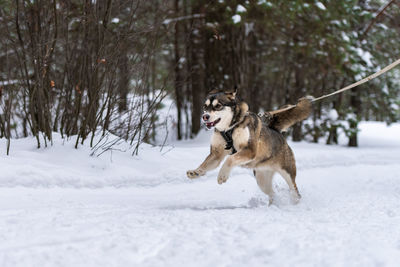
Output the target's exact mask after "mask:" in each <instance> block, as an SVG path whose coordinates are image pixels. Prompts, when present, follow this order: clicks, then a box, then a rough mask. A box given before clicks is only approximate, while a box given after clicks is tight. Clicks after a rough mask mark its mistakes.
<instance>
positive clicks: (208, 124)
mask: <svg viewBox="0 0 400 267" xmlns="http://www.w3.org/2000/svg"><path fill="white" fill-rule="evenodd" d="M220 120H221V118H219V119H216V120H215V121H212V122H206V127H207V128H208V129H211V128H212V127H214V126H215V125H216V124H217V123H218V122H219V121H220Z"/></svg>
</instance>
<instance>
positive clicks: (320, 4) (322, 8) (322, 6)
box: [316, 2, 326, 10]
mask: <svg viewBox="0 0 400 267" xmlns="http://www.w3.org/2000/svg"><path fill="white" fill-rule="evenodd" d="M316 5H317V7H318V8H319V9H321V10H326V7H325V5H324V4H322V3H321V2H317V3H316Z"/></svg>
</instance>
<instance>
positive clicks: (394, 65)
mask: <svg viewBox="0 0 400 267" xmlns="http://www.w3.org/2000/svg"><path fill="white" fill-rule="evenodd" d="M399 64H400V58H399V59H398V60H396V61H395V62H393V63H392V64H390V65H388V66H386V67H384V68H383V69H381V70H380V71H378V72H375V73H374V74H372V75H370V76H368V77H366V78H364V79H362V80H360V81H358V82H356V83H353V84H350V85H348V86H346V87H343V88H342V89H339V90H337V91H335V92H333V93H330V94H326V95H323V96H320V97H317V98H314V99H313V100H311V102H316V101H319V100H322V99H324V98H327V97H330V96H333V95H336V94H340V93H342V92H344V91H347V90H350V89H351V88H354V87H356V86H359V85H361V84H364V83H366V82H369V81H370V80H372V79H374V78H376V77H378V76H380V75H382V74H384V73H385V72H388V71H389V70H391V69H393V68H394V67H396V66H397V65H399Z"/></svg>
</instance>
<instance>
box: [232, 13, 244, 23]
mask: <svg viewBox="0 0 400 267" xmlns="http://www.w3.org/2000/svg"><path fill="white" fill-rule="evenodd" d="M232 20H233V23H235V24H236V23H239V22H240V21H241V20H242V17H241V16H240V15H238V14H236V15H234V16H232Z"/></svg>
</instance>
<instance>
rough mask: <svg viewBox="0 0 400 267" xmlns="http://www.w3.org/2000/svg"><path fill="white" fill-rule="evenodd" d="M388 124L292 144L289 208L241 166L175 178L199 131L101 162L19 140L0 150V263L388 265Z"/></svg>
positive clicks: (393, 179)
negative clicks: (328, 140) (356, 135)
mask: <svg viewBox="0 0 400 267" xmlns="http://www.w3.org/2000/svg"><path fill="white" fill-rule="evenodd" d="M367 126H368V125H367ZM367 126H366V127H367ZM395 126H396V127H391V128H390V131H389V132H391V133H392V135H390V136H384V138H382V134H376V133H375V132H373V131H370V132H371V136H369V135H367V134H366V133H364V134H362V135H361V144H363V147H362V148H360V149H348V148H345V147H328V146H324V145H312V144H305V143H301V144H294V145H293V146H292V147H293V148H294V151H295V154H296V157H297V160H298V166H299V174H298V180H297V181H298V185H299V189H300V192H301V193H302V196H303V198H302V200H301V202H300V203H299V204H298V205H291V204H290V203H289V196H288V190H287V187H286V185H285V184H284V182H283V180H282V179H280V178H278V177H277V179H275V180H276V182H275V190H276V192H277V199H276V200H277V202H276V205H272V206H270V207H268V206H267V205H266V204H265V203H266V200H267V198H266V197H265V196H264V195H263V194H262V193H261V192H260V191H259V189H258V188H257V186H256V183H255V180H254V178H253V177H252V175H251V172H250V171H248V170H245V169H235V171H234V172H233V175H232V176H231V178H230V179H229V180H228V182H227V183H226V184H224V185H222V186H220V185H218V184H217V182H216V173H217V172H216V171H214V172H211V173H210V174H209V175H207V177H204V178H202V179H199V180H196V181H190V180H188V179H186V178H185V177H184V173H185V170H186V169H188V168H192V167H195V166H196V165H197V164H198V163H199V162H200V161H201V160H202V158H203V157H204V156H205V155H206V154H207V150H208V148H207V144H206V143H205V142H204V141H203V140H202V138H200V139H199V140H197V141H196V142H188V143H179V144H177V145H176V147H175V148H174V149H173V150H171V151H170V152H168V153H166V154H164V155H163V156H160V155H159V153H158V148H150V147H147V148H144V150H143V151H142V152H143V153H142V154H141V156H140V158H138V159H133V158H132V157H130V156H129V154H128V153H119V154H118V153H114V155H113V157H112V163H111V161H110V157H101V158H93V157H88V156H87V155H88V149H85V148H83V149H81V150H79V151H75V150H73V149H72V148H70V147H69V146H67V145H66V146H55V147H53V148H51V149H48V150H41V151H37V150H34V149H33V146H32V143H31V141H29V140H20V141H18V142H15V144H14V153H13V155H12V156H10V157H5V156H3V155H1V156H0V169H1V171H0V185H1V187H0V266H2V267H3V266H5V267H7V266H363V267H364V266H399V264H400V204H399V203H400V153H399V152H400V140H398V139H399V136H400V134H399V133H400V125H395ZM368 127H369V128H371V129H372V128H373V129H375V130H376V129H378V130H379V127H378V128H377V127H376V125H373V127H372V126H371V125H370V126H368ZM380 127H381V128H382V127H383V126H380ZM388 130H389V129H387V131H385V132H388ZM370 132H368V133H370ZM0 141H3V140H0ZM28 144H29V145H28ZM0 145H3V143H1V142H0ZM127 154H128V155H127Z"/></svg>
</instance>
